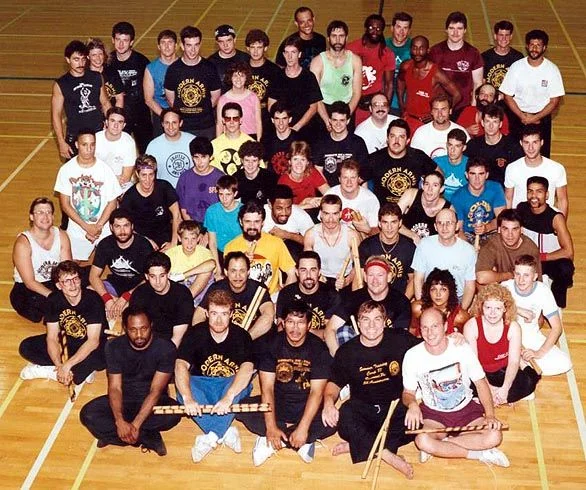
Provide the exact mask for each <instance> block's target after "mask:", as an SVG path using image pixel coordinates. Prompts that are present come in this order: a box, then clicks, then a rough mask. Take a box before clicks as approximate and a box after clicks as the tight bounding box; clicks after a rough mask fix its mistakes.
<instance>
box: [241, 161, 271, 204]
mask: <svg viewBox="0 0 586 490" xmlns="http://www.w3.org/2000/svg"><path fill="white" fill-rule="evenodd" d="M234 177H236V180H238V196H239V197H240V201H242V204H244V203H245V202H247V201H250V200H252V199H256V200H258V201H260V202H262V203H263V204H264V203H266V202H267V199H268V198H269V195H270V192H271V191H272V190H273V188H274V187H275V184H276V183H277V177H276V175H275V174H274V173H273V172H269V171H268V170H266V169H264V168H259V169H258V174H257V176H256V177H255V178H254V179H249V178H248V177H246V174H245V173H244V169H243V168H240V169H239V170H237V171H236V173H235V174H234Z"/></svg>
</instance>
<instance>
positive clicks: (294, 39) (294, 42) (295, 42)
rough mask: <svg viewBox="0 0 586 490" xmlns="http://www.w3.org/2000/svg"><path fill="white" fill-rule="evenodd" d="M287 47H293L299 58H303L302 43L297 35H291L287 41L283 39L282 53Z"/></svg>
mask: <svg viewBox="0 0 586 490" xmlns="http://www.w3.org/2000/svg"><path fill="white" fill-rule="evenodd" d="M287 46H293V47H294V48H296V49H297V51H299V52H300V53H301V58H303V43H302V41H301V38H300V37H299V34H291V35H290V36H289V37H288V38H287V39H285V42H284V44H283V51H284V50H285V48H286V47H287Z"/></svg>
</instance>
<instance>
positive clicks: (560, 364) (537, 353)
mask: <svg viewBox="0 0 586 490" xmlns="http://www.w3.org/2000/svg"><path fill="white" fill-rule="evenodd" d="M501 284H502V285H503V286H504V287H506V288H507V289H508V290H509V291H510V292H511V294H512V296H513V299H514V300H515V304H516V305H517V322H518V323H519V325H520V326H521V336H522V339H521V342H522V344H523V349H522V352H521V354H522V356H523V359H524V360H525V361H527V362H528V361H530V360H531V359H534V360H535V362H536V363H537V365H538V366H539V367H540V368H541V370H542V371H543V375H544V376H555V375H556V374H563V373H565V372H567V371H569V370H570V369H572V362H571V361H570V358H569V356H568V355H567V354H566V353H565V352H562V351H561V350H560V349H559V348H558V347H557V346H556V343H557V341H558V339H559V338H560V336H561V334H562V332H563V325H562V319H561V317H560V314H559V309H558V306H557V304H556V301H555V298H554V296H553V293H552V292H551V290H550V289H549V288H548V287H547V286H546V285H545V284H543V283H542V282H539V281H538V280H537V261H536V260H535V257H533V256H531V255H521V256H520V257H518V258H517V260H515V272H514V279H509V280H507V281H504V282H503V283H501ZM541 315H543V317H544V318H545V319H546V320H547V323H548V324H549V326H550V327H551V330H550V331H549V333H548V334H547V337H546V336H545V335H543V334H542V333H541V332H540V326H539V318H540V316H541Z"/></svg>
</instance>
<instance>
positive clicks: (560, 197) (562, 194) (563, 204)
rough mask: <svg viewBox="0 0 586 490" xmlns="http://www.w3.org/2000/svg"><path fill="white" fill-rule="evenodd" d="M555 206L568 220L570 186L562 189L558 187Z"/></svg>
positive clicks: (564, 186)
mask: <svg viewBox="0 0 586 490" xmlns="http://www.w3.org/2000/svg"><path fill="white" fill-rule="evenodd" d="M555 204H556V207H557V208H558V209H559V210H560V211H561V212H562V214H563V215H564V216H565V217H566V218H567V217H568V212H569V211H570V210H569V201H568V186H567V185H563V186H561V187H557V188H556V190H555Z"/></svg>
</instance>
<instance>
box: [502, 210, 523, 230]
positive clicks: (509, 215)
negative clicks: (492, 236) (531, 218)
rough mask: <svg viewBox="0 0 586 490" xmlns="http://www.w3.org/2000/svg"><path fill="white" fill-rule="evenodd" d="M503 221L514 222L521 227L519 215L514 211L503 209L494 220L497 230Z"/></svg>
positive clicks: (521, 221) (521, 222)
mask: <svg viewBox="0 0 586 490" xmlns="http://www.w3.org/2000/svg"><path fill="white" fill-rule="evenodd" d="M503 221H514V222H516V223H519V224H520V225H521V226H523V220H522V219H521V215H520V214H519V212H518V211H517V210H516V209H503V210H502V211H501V212H500V213H499V215H498V216H497V218H496V226H497V228H499V227H500V226H501V225H502V224H503Z"/></svg>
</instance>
